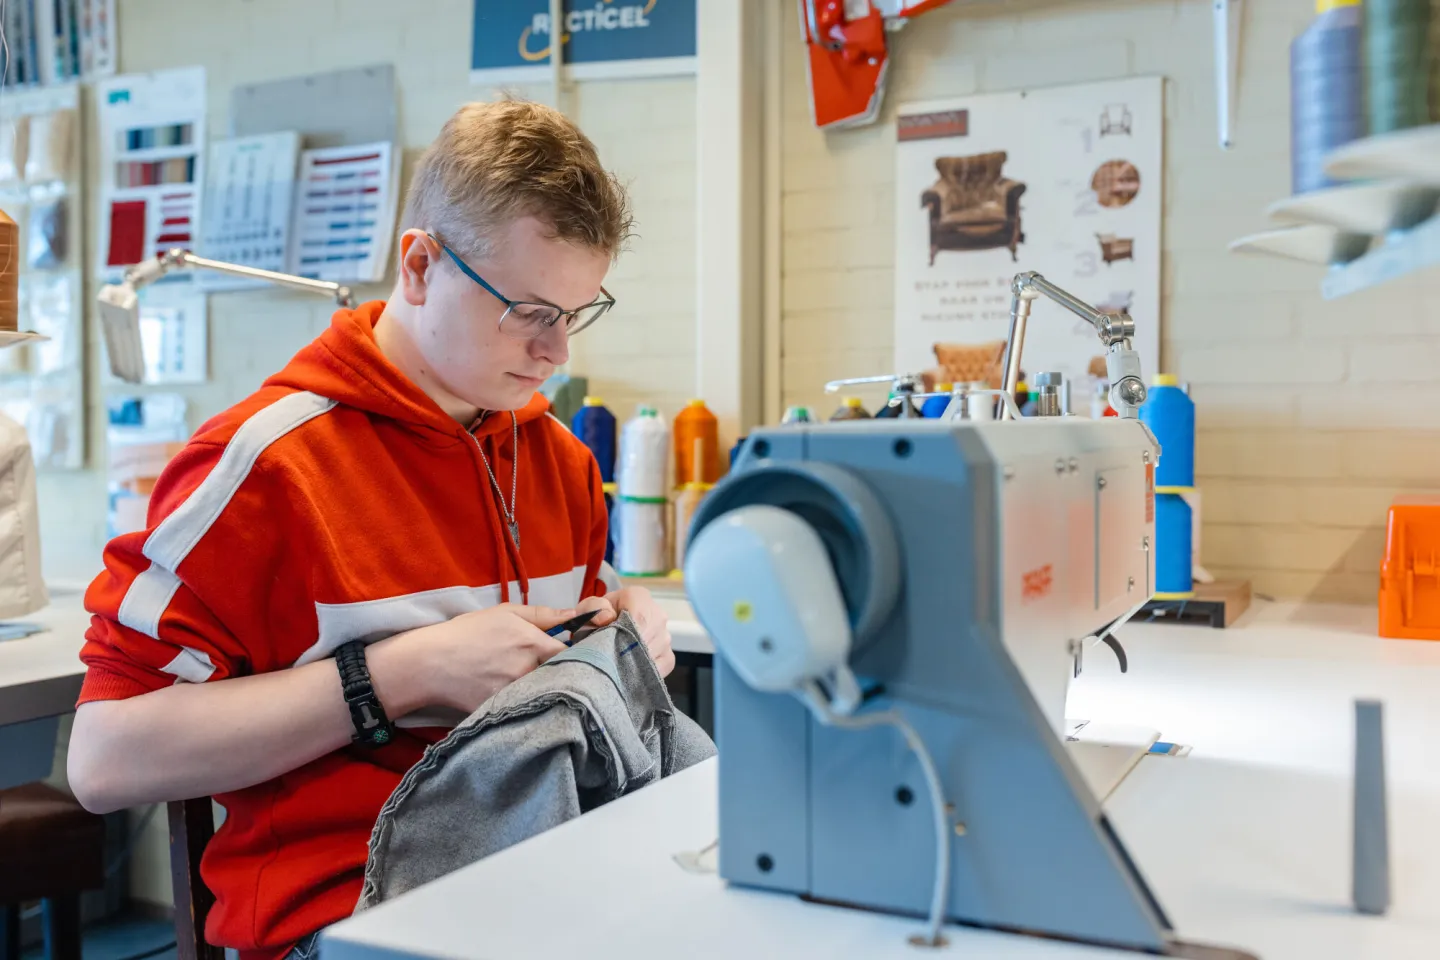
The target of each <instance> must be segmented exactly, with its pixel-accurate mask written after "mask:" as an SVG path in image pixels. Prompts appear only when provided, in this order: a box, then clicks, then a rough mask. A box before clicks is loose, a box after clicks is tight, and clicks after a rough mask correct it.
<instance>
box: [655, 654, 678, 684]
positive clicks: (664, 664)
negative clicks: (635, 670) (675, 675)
mask: <svg viewBox="0 0 1440 960" xmlns="http://www.w3.org/2000/svg"><path fill="white" fill-rule="evenodd" d="M653 659H654V660H655V670H656V671H657V672H658V673H659V674H660V676H662V677H668V676H670V671H672V670H674V669H675V654H674V652H673V651H671V650H668V649H667V650H666V651H665V653H664V654H663V655H662V656H659V657H654V658H653Z"/></svg>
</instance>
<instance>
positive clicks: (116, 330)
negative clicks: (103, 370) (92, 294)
mask: <svg viewBox="0 0 1440 960" xmlns="http://www.w3.org/2000/svg"><path fill="white" fill-rule="evenodd" d="M97 299H98V305H99V307H100V330H101V332H102V333H103V334H104V337H105V354H106V356H107V357H109V359H110V372H111V373H113V374H114V375H115V376H117V377H119V378H120V379H121V380H124V381H126V382H127V383H139V382H140V381H141V380H143V379H144V378H145V351H144V350H143V349H142V348H141V345H140V298H139V297H138V296H136V294H135V287H134V285H133V284H132V283H131V282H130V281H129V280H128V279H127V280H125V281H124V282H123V283H112V284H108V285H106V286H104V287H102V288H100V296H99V297H98V298H97Z"/></svg>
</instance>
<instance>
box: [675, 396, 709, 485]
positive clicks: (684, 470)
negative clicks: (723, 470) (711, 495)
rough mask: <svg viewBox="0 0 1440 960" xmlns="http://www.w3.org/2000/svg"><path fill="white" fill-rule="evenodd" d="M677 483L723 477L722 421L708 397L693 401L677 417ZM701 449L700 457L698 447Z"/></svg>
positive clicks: (707, 481) (704, 481)
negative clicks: (708, 402)
mask: <svg viewBox="0 0 1440 960" xmlns="http://www.w3.org/2000/svg"><path fill="white" fill-rule="evenodd" d="M674 433H675V486H677V487H684V486H685V485H686V484H687V483H714V482H715V481H716V480H719V479H720V421H719V420H717V419H716V418H715V414H713V413H711V412H710V410H709V408H708V407H706V406H705V401H704V400H691V401H690V403H689V404H688V405H687V406H686V407H685V409H684V410H681V411H680V413H679V415H678V416H676V417H675V427H674ZM697 447H698V448H699V450H700V454H699V458H698V459H697V458H696V454H695V450H696V448H697Z"/></svg>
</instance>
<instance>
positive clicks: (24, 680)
mask: <svg viewBox="0 0 1440 960" xmlns="http://www.w3.org/2000/svg"><path fill="white" fill-rule="evenodd" d="M83 600H84V595H83V594H82V593H81V592H80V591H78V590H75V589H73V588H71V589H66V588H56V589H52V590H51V591H50V605H49V606H48V607H46V608H45V609H43V610H40V611H37V612H35V613H32V614H29V615H28V616H24V617H16V618H14V622H18V623H34V624H38V625H39V626H41V627H44V628H45V629H44V630H43V631H42V632H40V633H35V634H31V635H30V636H28V637H21V638H19V639H17V640H0V727H3V726H6V725H8V724H13V723H24V722H25V721H28V720H36V719H39V718H42V717H53V716H56V715H58V714H62V713H69V712H70V711H72V710H74V709H75V698H76V697H78V696H79V695H80V683H81V681H82V680H83V679H84V678H85V665H84V664H82V663H81V662H80V648H81V647H82V646H84V645H85V631H86V629H88V628H89V626H90V614H88V613H86V612H85V608H84V605H83Z"/></svg>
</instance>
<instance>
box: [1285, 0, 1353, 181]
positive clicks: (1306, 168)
mask: <svg viewBox="0 0 1440 960" xmlns="http://www.w3.org/2000/svg"><path fill="white" fill-rule="evenodd" d="M1315 8H1316V12H1317V13H1318V14H1319V16H1317V17H1316V18H1315V20H1314V22H1312V23H1311V24H1310V26H1309V28H1308V29H1306V31H1305V32H1304V33H1302V34H1301V35H1300V36H1298V37H1296V38H1295V42H1294V43H1292V44H1291V45H1290V164H1291V166H1290V177H1291V188H1292V190H1293V191H1294V192H1295V193H1297V194H1298V193H1307V192H1309V191H1311V190H1319V189H1321V188H1324V187H1328V186H1332V185H1333V184H1334V181H1332V180H1331V179H1330V178H1329V177H1327V176H1326V175H1325V157H1326V155H1327V154H1329V153H1330V152H1331V151H1332V150H1335V149H1336V148H1337V147H1340V146H1343V145H1344V144H1347V143H1349V142H1350V141H1352V140H1356V139H1358V138H1360V137H1362V136H1364V135H1365V133H1366V129H1367V126H1368V124H1367V120H1366V113H1365V103H1364V64H1363V62H1362V58H1361V49H1362V37H1361V33H1362V29H1361V26H1362V14H1361V11H1360V8H1359V0H1317V3H1316V5H1315Z"/></svg>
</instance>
